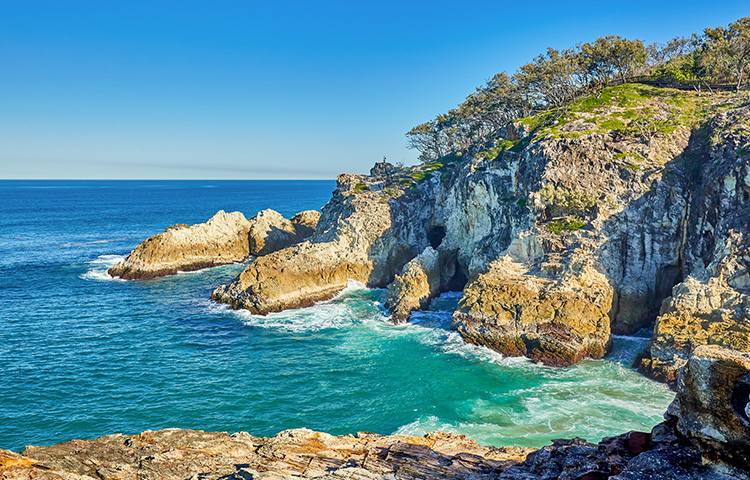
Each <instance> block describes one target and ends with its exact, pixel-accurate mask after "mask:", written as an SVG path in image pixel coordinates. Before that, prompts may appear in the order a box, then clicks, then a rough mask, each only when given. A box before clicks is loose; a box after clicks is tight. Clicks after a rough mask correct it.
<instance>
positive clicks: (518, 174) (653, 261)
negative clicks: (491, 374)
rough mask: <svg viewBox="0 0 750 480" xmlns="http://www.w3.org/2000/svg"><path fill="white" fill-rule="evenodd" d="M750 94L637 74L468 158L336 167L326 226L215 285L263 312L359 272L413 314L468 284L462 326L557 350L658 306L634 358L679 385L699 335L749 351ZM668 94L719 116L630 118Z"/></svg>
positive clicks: (560, 362)
mask: <svg viewBox="0 0 750 480" xmlns="http://www.w3.org/2000/svg"><path fill="white" fill-rule="evenodd" d="M744 100H745V99H744V97H741V96H736V95H731V94H727V95H724V96H715V97H700V96H698V95H695V94H692V93H686V92H681V91H675V90H670V89H658V88H653V87H645V86H639V87H633V86H627V85H624V86H620V87H614V88H612V89H610V90H609V91H608V92H607V94H606V95H604V96H602V97H601V100H600V101H598V103H597V102H594V103H595V106H594V107H592V106H591V105H590V103H585V102H583V103H581V104H574V105H572V106H571V107H569V110H568V112H569V113H568V114H567V115H568V116H567V117H563V118H559V119H557V120H555V121H553V122H550V121H549V119H546V117H544V118H541V117H540V118H537V117H530V118H528V119H522V120H520V121H516V122H514V123H512V124H510V125H509V126H508V127H507V128H506V129H505V130H504V132H503V137H502V138H500V139H498V140H497V146H496V147H494V148H488V149H486V150H484V151H480V152H477V153H476V154H474V155H472V156H469V157H468V158H462V157H459V156H448V157H445V158H441V159H438V160H436V161H434V162H432V163H428V164H424V165H421V166H417V167H408V168H404V167H396V166H393V165H390V164H387V163H380V164H377V165H376V166H375V167H374V168H373V169H372V171H371V172H370V174H369V175H340V176H339V177H338V179H337V188H336V191H335V192H334V194H333V197H332V199H331V200H330V201H329V202H328V204H327V205H326V206H325V207H324V208H323V210H322V215H321V218H320V222H319V224H318V228H317V230H316V232H315V233H314V234H313V235H312V236H310V237H309V238H308V239H306V240H304V241H303V242H301V243H299V244H297V245H293V246H291V247H289V248H286V249H281V250H278V251H276V252H273V253H271V254H269V255H266V256H263V257H259V258H258V259H256V260H255V261H253V262H252V263H251V264H250V265H249V266H248V267H247V269H246V270H245V271H244V272H243V273H242V274H240V275H239V276H238V277H237V278H236V279H235V280H234V281H233V282H231V283H229V284H227V285H223V286H220V287H218V288H217V289H216V290H215V291H214V293H213V295H212V299H214V300H215V301H218V302H224V303H228V304H230V305H231V306H232V307H233V308H245V309H248V310H250V311H251V312H253V313H257V314H267V313H269V312H275V311H280V310H284V309H287V308H297V307H300V306H307V305H310V304H312V303H314V302H316V301H319V300H324V299H327V298H330V297H332V296H333V295H335V294H336V293H338V292H339V291H341V290H343V288H345V286H346V282H347V280H349V279H353V280H357V281H360V282H364V283H365V284H367V285H368V286H370V287H378V288H388V295H387V307H388V309H389V311H390V313H391V315H392V317H391V318H392V321H394V322H403V321H407V320H408V318H409V315H410V313H411V312H412V311H414V310H417V309H421V308H426V307H427V306H428V305H429V302H430V300H431V299H432V298H434V297H435V296H437V295H439V294H440V293H442V292H446V291H451V290H455V291H462V298H461V301H460V303H459V305H458V308H457V309H456V312H455V313H454V316H453V325H452V328H453V329H455V330H456V331H458V332H459V333H460V334H461V335H462V337H463V338H464V339H465V340H466V341H468V342H471V343H475V344H478V345H484V346H487V347H489V348H492V349H494V350H496V351H498V352H500V353H502V354H504V355H510V356H519V355H524V356H527V357H529V358H531V359H533V360H534V361H539V362H543V363H545V364H548V365H554V366H567V365H571V364H573V363H576V362H577V361H579V360H581V359H582V358H584V357H590V358H601V357H603V356H604V355H605V354H606V353H607V352H608V351H609V349H610V346H611V340H610V338H611V335H612V334H619V335H630V334H633V333H635V332H636V331H638V330H640V329H642V328H646V327H649V326H650V325H653V324H654V323H655V324H656V328H655V331H654V336H653V338H652V340H651V343H650V345H649V347H648V348H647V349H646V351H644V352H643V353H642V354H641V355H640V356H639V358H638V363H637V367H638V368H639V370H640V371H641V372H643V373H644V374H646V375H648V376H650V377H652V378H654V379H657V380H660V381H665V382H667V383H669V384H670V385H671V386H672V387H673V388H675V387H676V382H677V377H678V372H679V369H680V368H681V367H682V366H683V365H684V364H685V362H686V361H687V358H688V357H689V355H690V353H691V352H692V351H693V350H694V349H695V348H696V347H697V346H699V345H703V344H713V345H721V346H725V347H728V348H731V349H734V350H737V351H750V320H748V318H750V296H749V294H750V273H749V272H750V243H749V242H750V208H749V207H748V205H750V203H749V201H750V198H749V197H750V165H749V164H748V156H747V149H748V145H750V107H748V106H746V105H744V103H743V102H744ZM589 102H592V101H589ZM655 110H659V111H660V112H661V113H660V115H665V116H667V117H668V118H682V117H684V116H687V115H688V114H690V115H695V111H700V112H701V113H700V114H701V115H704V116H705V117H706V118H707V120H705V121H704V122H703V123H701V124H700V125H701V126H700V127H696V128H691V127H689V126H688V125H689V122H685V124H684V125H683V124H680V122H679V121H675V122H674V123H672V124H670V126H669V128H662V129H659V130H657V131H654V132H652V133H651V134H649V135H646V134H633V133H630V134H627V135H626V134H623V132H627V131H628V125H629V122H633V121H634V120H632V119H633V118H639V116H643V115H645V114H649V115H650V114H652V112H653V111H655ZM681 116H682V117H681ZM542 117H543V115H542ZM545 122H546V123H545ZM609 125H618V128H617V129H614V128H612V127H610V126H609ZM623 125H624V126H623Z"/></svg>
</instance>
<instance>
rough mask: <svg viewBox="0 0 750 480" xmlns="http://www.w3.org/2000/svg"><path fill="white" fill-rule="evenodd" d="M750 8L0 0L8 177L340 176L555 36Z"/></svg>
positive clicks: (398, 155)
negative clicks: (340, 173)
mask: <svg viewBox="0 0 750 480" xmlns="http://www.w3.org/2000/svg"><path fill="white" fill-rule="evenodd" d="M747 15H750V4H748V2H747V0H742V1H724V0H716V1H710V2H705V1H702V2H697V1H692V0H688V1H662V2H658V1H653V0H652V1H640V0H629V1H623V2H616V1H615V2H605V1H597V2H593V1H592V2H576V3H573V2H560V1H556V2H544V1H539V0H537V1H535V2H523V1H520V2H519V1H513V2H500V1H469V2H446V1H438V0H433V1H424V2H421V1H420V2H396V1H378V2H357V1H346V2H343V1H342V2H326V1H318V2H314V1H306V2H302V1H300V2H296V1H276V2H273V1H268V0H266V1H263V2H253V1H239V0H238V1H224V0H212V1H209V0H205V1H202V2H198V1H190V0H181V1H162V2H159V1H156V0H152V1H149V2H141V1H134V0H128V1H109V0H96V1H94V0H91V1H75V0H66V1H60V0H54V1H34V0H23V1H20V0H19V1H16V0H0V59H1V60H2V66H1V67H0V178H213V179H221V178H238V179H242V178H333V177H334V176H335V175H336V173H339V172H350V173H364V172H366V171H367V170H369V168H370V166H371V165H372V164H373V163H374V162H375V161H378V160H380V159H382V157H383V155H387V156H388V159H389V160H392V161H394V162H398V161H403V162H404V163H406V164H409V163H414V161H415V158H416V154H415V153H414V152H413V151H410V150H407V149H406V147H405V145H406V142H405V137H404V133H405V132H406V131H408V130H409V129H410V128H411V127H412V126H414V125H416V124H418V123H421V122H423V121H426V120H428V119H430V118H432V117H434V116H435V115H436V114H438V113H441V112H444V111H446V110H448V109H449V108H452V107H454V106H455V105H456V104H458V103H459V102H461V101H462V100H463V98H464V97H465V96H466V95H468V94H469V93H471V92H472V91H473V90H474V87H476V86H478V85H480V84H481V83H482V82H483V81H484V80H485V79H487V78H489V77H490V76H492V75H493V74H495V73H497V72H499V71H503V70H505V71H508V72H512V71H514V70H515V69H516V68H517V67H518V66H519V65H521V64H522V63H525V62H527V61H529V60H530V59H531V58H532V57H533V56H535V55H536V54H538V53H541V52H542V51H544V49H545V48H546V47H547V46H553V47H556V48H565V47H570V46H573V45H575V44H576V43H578V42H581V41H589V40H592V39H594V38H596V37H598V36H601V35H606V34H617V35H621V36H625V37H628V38H639V39H641V40H643V41H644V42H646V43H651V42H655V41H665V40H668V39H670V38H672V37H674V36H675V35H689V34H690V33H692V32H699V31H701V30H702V29H703V28H704V27H715V26H718V25H726V24H727V23H729V22H731V21H734V20H736V19H737V18H740V17H742V16H747Z"/></svg>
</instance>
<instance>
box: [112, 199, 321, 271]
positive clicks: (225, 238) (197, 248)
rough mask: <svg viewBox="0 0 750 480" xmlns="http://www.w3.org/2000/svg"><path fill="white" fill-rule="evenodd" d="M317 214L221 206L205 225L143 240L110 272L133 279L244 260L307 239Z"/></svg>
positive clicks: (170, 230) (171, 230)
mask: <svg viewBox="0 0 750 480" xmlns="http://www.w3.org/2000/svg"><path fill="white" fill-rule="evenodd" d="M319 217H320V214H319V213H318V212H315V211H312V210H309V211H305V212H300V213H298V214H297V215H295V216H294V217H293V218H292V219H291V220H287V219H285V218H284V217H282V216H281V214H279V213H277V212H275V211H273V210H264V211H263V212H260V213H259V214H258V215H256V216H255V217H253V218H251V219H250V220H247V219H245V216H244V215H243V214H242V213H240V212H232V213H226V212H224V210H220V211H219V212H217V213H216V215H214V216H213V217H211V219H209V220H208V221H207V222H206V223H199V224H196V225H192V226H188V225H184V224H183V225H173V226H171V227H169V228H167V230H166V231H164V232H163V233H160V234H158V235H154V236H153V237H151V238H148V239H146V240H144V241H143V243H141V244H140V245H138V246H137V247H136V248H135V249H134V250H133V251H132V252H131V253H130V255H128V257H127V258H126V259H125V261H123V262H120V263H117V264H116V265H114V266H112V268H110V269H109V272H108V273H109V274H110V275H111V276H113V277H120V278H123V279H126V280H136V279H148V278H154V277H161V276H165V275H172V274H174V273H177V272H179V271H183V272H186V271H191V270H199V269H201V268H207V267H215V266H219V265H226V264H229V263H235V262H242V261H244V260H246V259H247V258H248V257H249V256H250V255H265V254H266V253H270V252H273V251H275V250H279V249H282V248H286V247H289V246H291V245H293V244H295V243H298V242H300V241H302V240H303V239H305V238H307V237H309V236H310V235H312V233H313V232H314V231H315V227H316V226H317V221H318V218H319Z"/></svg>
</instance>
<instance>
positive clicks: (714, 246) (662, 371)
mask: <svg viewBox="0 0 750 480" xmlns="http://www.w3.org/2000/svg"><path fill="white" fill-rule="evenodd" d="M710 132H711V138H710V140H709V147H708V150H707V152H706V154H705V158H704V159H703V164H704V165H706V167H705V168H704V169H702V170H700V171H699V172H698V174H697V176H696V183H697V185H698V188H696V189H695V190H694V191H693V192H692V193H691V196H692V208H691V209H690V214H689V217H688V218H687V227H686V229H685V231H684V235H685V241H684V246H683V249H682V257H683V259H682V262H681V268H682V270H683V272H684V275H685V280H684V281H683V282H682V283H680V284H678V285H676V286H675V287H674V289H673V291H672V296H671V297H669V298H667V299H665V301H664V303H663V305H662V308H661V312H660V313H661V314H660V316H659V318H658V319H657V321H656V327H655V329H654V336H653V338H652V341H651V343H650V345H649V347H648V348H647V350H646V351H645V352H644V354H643V355H642V357H641V358H640V359H639V360H638V361H637V364H638V368H639V370H640V371H642V372H644V373H646V374H647V375H650V376H652V377H653V378H656V379H659V380H662V381H666V382H668V383H670V384H671V385H672V386H675V382H676V380H677V377H678V374H679V370H680V368H681V367H682V366H683V365H685V363H686V362H687V359H688V357H689V356H690V354H691V352H692V351H693V350H695V349H696V348H697V347H698V346H700V345H720V346H723V347H726V348H731V349H733V350H737V351H742V352H750V159H749V158H748V156H747V155H746V154H745V153H743V152H744V150H743V149H746V148H747V145H748V144H749V143H750V108H748V107H743V108H739V109H735V110H732V111H730V112H728V113H725V114H722V115H719V116H718V117H717V118H715V119H714V121H713V122H712V123H711V125H710Z"/></svg>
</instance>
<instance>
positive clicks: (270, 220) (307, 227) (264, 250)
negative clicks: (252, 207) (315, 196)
mask: <svg viewBox="0 0 750 480" xmlns="http://www.w3.org/2000/svg"><path fill="white" fill-rule="evenodd" d="M319 219H320V212H317V211H315V210H307V211H304V212H300V213H298V214H297V215H295V216H294V217H292V219H291V220H287V219H286V218H284V217H283V216H282V215H281V214H280V213H279V212H277V211H275V210H263V211H262V212H260V213H258V214H257V215H256V216H254V217H253V218H251V219H250V222H249V223H250V229H249V232H248V235H249V242H250V255H256V256H257V255H267V254H269V253H272V252H275V251H277V250H281V249H282V248H286V247H289V246H291V245H294V244H295V243H299V242H301V241H302V240H304V239H305V238H307V237H309V236H310V235H312V234H313V232H315V227H316V226H317V225H318V220H319Z"/></svg>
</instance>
